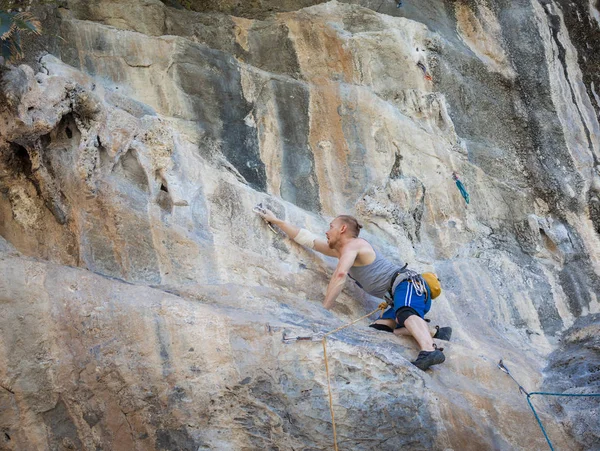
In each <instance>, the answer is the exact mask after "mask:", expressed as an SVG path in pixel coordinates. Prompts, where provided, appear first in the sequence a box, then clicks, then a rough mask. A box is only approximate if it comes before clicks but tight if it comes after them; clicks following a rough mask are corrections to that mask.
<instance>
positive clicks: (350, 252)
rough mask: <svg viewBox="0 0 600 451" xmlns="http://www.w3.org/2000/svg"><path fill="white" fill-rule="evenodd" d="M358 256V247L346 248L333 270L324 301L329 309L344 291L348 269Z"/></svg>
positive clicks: (324, 305) (324, 304)
mask: <svg viewBox="0 0 600 451" xmlns="http://www.w3.org/2000/svg"><path fill="white" fill-rule="evenodd" d="M357 256H358V249H345V250H344V253H343V254H342V255H341V256H340V261H339V262H338V265H337V268H335V271H334V272H333V276H331V280H330V281H329V285H328V286H327V292H326V293H325V300H324V301H323V307H325V308H326V309H327V310H329V309H331V308H332V307H333V305H334V303H335V300H336V299H337V297H338V296H339V295H340V293H341V292H342V288H344V284H345V283H346V279H347V278H348V271H349V270H350V268H351V267H352V265H354V261H355V260H356V257H357Z"/></svg>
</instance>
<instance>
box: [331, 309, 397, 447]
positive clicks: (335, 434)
mask: <svg viewBox="0 0 600 451" xmlns="http://www.w3.org/2000/svg"><path fill="white" fill-rule="evenodd" d="M387 307H388V304H387V302H382V303H381V304H379V307H377V308H376V309H375V310H373V311H372V312H371V313H367V314H366V315H365V316H361V317H360V318H358V319H356V320H354V321H352V322H350V323H348V324H346V325H344V326H341V327H338V328H337V329H334V330H332V331H331V332H327V333H326V334H325V335H323V340H322V343H323V355H324V356H325V372H326V373H327V390H328V391H329V410H330V412H331V424H332V426H333V449H334V450H335V451H338V446H337V431H336V428H335V414H334V412H333V398H332V397H331V380H330V377H329V361H328V360H327V336H329V335H331V334H334V333H336V332H338V331H340V330H342V329H345V328H346V327H348V326H352V325H353V324H356V323H357V322H359V321H360V320H362V319H365V318H367V317H369V316H371V315H373V314H374V313H376V312H377V311H379V310H381V311H382V312H383V311H384V310H385V309H386V308H387Z"/></svg>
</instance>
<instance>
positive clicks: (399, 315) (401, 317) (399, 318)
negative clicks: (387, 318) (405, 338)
mask: <svg viewBox="0 0 600 451" xmlns="http://www.w3.org/2000/svg"><path fill="white" fill-rule="evenodd" d="M412 316H416V317H417V318H419V319H421V320H422V321H423V318H421V315H419V313H418V312H417V311H416V310H415V309H413V308H411V307H402V308H400V309H398V310H397V311H396V322H397V323H398V325H399V326H400V327H405V326H404V322H405V321H406V320H407V319H409V318H410V317H412Z"/></svg>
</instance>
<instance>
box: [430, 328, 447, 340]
mask: <svg viewBox="0 0 600 451" xmlns="http://www.w3.org/2000/svg"><path fill="white" fill-rule="evenodd" d="M435 328H436V331H435V335H434V336H433V338H437V339H438V340H446V341H450V337H451V336H452V328H451V327H440V326H435Z"/></svg>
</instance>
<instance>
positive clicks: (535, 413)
mask: <svg viewBox="0 0 600 451" xmlns="http://www.w3.org/2000/svg"><path fill="white" fill-rule="evenodd" d="M498 368H500V369H501V370H502V371H504V372H505V373H506V374H508V375H509V376H510V378H511V379H512V380H513V381H515V384H517V385H518V386H519V391H520V392H521V393H523V394H524V395H525V396H526V397H527V404H529V407H531V411H532V412H533V415H534V416H535V419H536V420H537V422H538V424H539V426H540V429H541V430H542V433H543V434H544V437H545V438H546V441H547V442H548V446H549V447H550V450H551V451H554V447H553V446H552V442H551V441H550V438H549V437H548V434H547V433H546V429H544V426H543V425H542V420H540V417H539V416H538V414H537V412H536V410H535V408H534V407H533V404H532V403H531V397H532V396H533V395H543V396H572V397H584V396H590V397H600V393H549V392H543V391H534V392H528V391H527V390H525V389H524V388H523V386H522V385H521V384H519V383H518V382H517V380H516V379H515V378H514V377H513V375H512V374H510V371H508V368H506V366H505V365H504V362H502V360H500V361H499V362H498Z"/></svg>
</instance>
